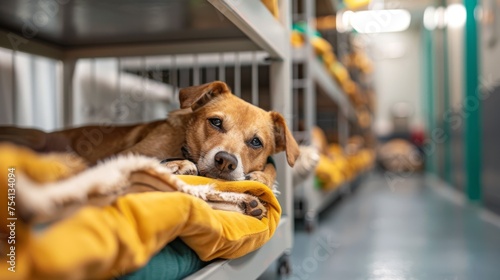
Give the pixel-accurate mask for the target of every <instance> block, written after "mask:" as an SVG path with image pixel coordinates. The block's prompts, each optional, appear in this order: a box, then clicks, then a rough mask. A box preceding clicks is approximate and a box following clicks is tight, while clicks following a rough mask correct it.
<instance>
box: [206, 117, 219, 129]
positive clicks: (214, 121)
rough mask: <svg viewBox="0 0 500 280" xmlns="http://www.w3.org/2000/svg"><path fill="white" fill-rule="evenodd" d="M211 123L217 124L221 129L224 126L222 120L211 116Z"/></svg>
mask: <svg viewBox="0 0 500 280" xmlns="http://www.w3.org/2000/svg"><path fill="white" fill-rule="evenodd" d="M208 121H209V122H210V124H211V125H213V126H215V127H216V128H219V129H221V128H222V120H221V119H218V118H211V119H208Z"/></svg>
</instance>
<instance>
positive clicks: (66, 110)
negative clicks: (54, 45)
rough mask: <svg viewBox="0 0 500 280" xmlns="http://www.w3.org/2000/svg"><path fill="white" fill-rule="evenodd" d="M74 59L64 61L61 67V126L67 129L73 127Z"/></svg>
mask: <svg viewBox="0 0 500 280" xmlns="http://www.w3.org/2000/svg"><path fill="white" fill-rule="evenodd" d="M75 66H76V59H66V60H64V61H63V65H62V72H63V74H62V89H63V98H62V99H63V100H62V106H63V108H62V112H63V125H64V127H69V126H71V125H73V76H74V73H75Z"/></svg>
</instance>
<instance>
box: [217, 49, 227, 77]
mask: <svg viewBox="0 0 500 280" xmlns="http://www.w3.org/2000/svg"><path fill="white" fill-rule="evenodd" d="M218 80H219V81H223V82H225V81H226V64H225V63H224V53H220V54H219V79H218Z"/></svg>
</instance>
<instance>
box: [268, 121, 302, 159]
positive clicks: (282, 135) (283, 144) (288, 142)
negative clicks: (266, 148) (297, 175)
mask: <svg viewBox="0 0 500 280" xmlns="http://www.w3.org/2000/svg"><path fill="white" fill-rule="evenodd" d="M270 114H271V119H272V120H273V123H274V138H275V141H276V149H275V152H276V153H279V152H281V151H285V153H286V159H287V161H288V164H289V165H290V166H292V167H293V165H294V164H295V160H296V159H297V158H298V157H299V154H300V151H299V145H297V142H296V141H295V138H293V135H292V133H291V132H290V130H289V129H288V126H287V125H286V122H285V119H284V118H283V116H282V115H281V114H280V113H277V112H270Z"/></svg>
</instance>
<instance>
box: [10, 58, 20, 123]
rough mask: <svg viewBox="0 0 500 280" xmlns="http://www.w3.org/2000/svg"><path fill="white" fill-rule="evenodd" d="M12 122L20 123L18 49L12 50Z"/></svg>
mask: <svg viewBox="0 0 500 280" xmlns="http://www.w3.org/2000/svg"><path fill="white" fill-rule="evenodd" d="M11 54H12V94H11V97H12V98H11V100H12V107H11V108H12V111H11V112H12V124H16V125H17V124H18V121H19V118H18V117H17V111H18V110H17V81H16V79H17V75H16V69H17V67H16V51H12V53H11Z"/></svg>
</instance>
